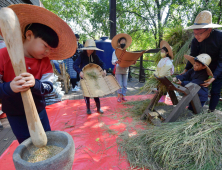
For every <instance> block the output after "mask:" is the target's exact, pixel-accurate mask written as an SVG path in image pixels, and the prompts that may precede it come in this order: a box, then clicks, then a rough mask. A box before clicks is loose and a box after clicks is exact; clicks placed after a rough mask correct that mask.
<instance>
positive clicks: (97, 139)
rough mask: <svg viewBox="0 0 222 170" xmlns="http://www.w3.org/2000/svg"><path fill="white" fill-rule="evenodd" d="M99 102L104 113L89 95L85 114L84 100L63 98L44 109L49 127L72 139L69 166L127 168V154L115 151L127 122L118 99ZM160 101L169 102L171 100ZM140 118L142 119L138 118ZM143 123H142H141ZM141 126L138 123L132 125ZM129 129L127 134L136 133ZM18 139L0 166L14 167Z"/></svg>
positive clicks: (11, 169)
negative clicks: (89, 111) (66, 133)
mask: <svg viewBox="0 0 222 170" xmlns="http://www.w3.org/2000/svg"><path fill="white" fill-rule="evenodd" d="M152 96H153V95H138V96H127V99H128V100H129V101H130V100H144V99H148V98H152ZM100 101H101V106H102V109H103V110H104V112H105V113H104V114H103V115H100V114H98V113H96V106H95V102H94V100H92V99H91V101H90V102H91V110H92V114H91V115H87V114H86V106H85V102H84V100H83V99H82V100H66V101H63V102H59V103H56V104H53V105H50V106H47V107H46V109H47V113H48V117H49V121H50V125H51V128H52V130H59V131H66V132H68V133H69V134H70V135H71V136H72V137H73V140H74V143H75V158H74V163H73V166H72V169H78V170H86V169H87V170H91V169H92V170H95V169H96V170H99V169H107V170H114V169H130V165H129V162H128V161H127V158H126V156H125V157H124V156H121V155H120V154H119V152H118V146H117V143H116V138H117V137H118V135H119V134H120V133H122V132H123V131H125V130H126V124H125V123H123V121H121V122H120V121H119V120H120V119H121V118H122V117H123V113H121V112H122V109H123V108H125V107H126V106H124V105H123V104H121V103H117V98H116V97H109V98H101V100H100ZM160 101H161V102H165V103H166V104H171V101H170V100H166V101H164V98H161V99H160ZM124 121H125V122H128V123H130V122H132V118H130V117H126V118H125V119H124ZM141 122H142V121H141ZM141 124H142V123H141ZM138 127H139V128H142V126H140V125H138V126H136V127H135V128H138ZM135 133H136V131H135V130H133V129H132V130H131V132H130V134H129V135H131V134H132V135H133V134H135ZM17 146H18V142H17V141H13V143H12V144H11V145H10V146H9V148H8V149H7V150H6V151H5V152H4V153H3V154H2V155H1V157H0V169H1V170H14V169H15V167H14V164H13V160H12V155H13V152H14V150H15V149H16V147H17Z"/></svg>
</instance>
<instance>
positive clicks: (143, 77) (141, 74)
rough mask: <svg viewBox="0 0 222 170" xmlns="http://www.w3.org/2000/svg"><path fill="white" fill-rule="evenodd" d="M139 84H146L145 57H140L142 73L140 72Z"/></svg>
mask: <svg viewBox="0 0 222 170" xmlns="http://www.w3.org/2000/svg"><path fill="white" fill-rule="evenodd" d="M139 82H141V83H144V82H145V72H144V69H143V55H142V56H141V57H140V72H139Z"/></svg>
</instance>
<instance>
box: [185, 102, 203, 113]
mask: <svg viewBox="0 0 222 170" xmlns="http://www.w3.org/2000/svg"><path fill="white" fill-rule="evenodd" d="M205 102H206V101H200V103H201V105H202V106H204V104H205ZM188 109H189V110H191V111H193V107H192V105H191V103H190V104H189V107H188Z"/></svg>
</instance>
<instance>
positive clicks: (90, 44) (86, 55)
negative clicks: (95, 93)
mask: <svg viewBox="0 0 222 170" xmlns="http://www.w3.org/2000/svg"><path fill="white" fill-rule="evenodd" d="M79 50H83V52H82V53H81V54H80V56H79V57H78V58H77V59H76V61H75V62H74V64H73V68H74V69H75V70H76V71H77V72H78V73H79V75H80V77H81V78H84V73H83V72H82V69H83V67H85V66H86V65H87V64H89V63H94V64H97V65H99V66H100V67H101V68H102V69H103V76H105V75H106V69H105V67H106V65H105V63H104V62H103V61H102V60H101V59H100V58H99V57H98V56H97V55H96V50H98V51H103V50H101V49H99V48H97V47H96V43H95V41H94V40H91V39H89V40H86V43H85V47H84V48H80V49H79ZM84 99H85V102H86V108H87V111H86V113H87V114H91V113H92V112H91V110H90V98H89V97H84ZM94 100H95V102H96V107H97V112H98V113H100V114H103V110H102V109H101V108H100V100H99V97H94Z"/></svg>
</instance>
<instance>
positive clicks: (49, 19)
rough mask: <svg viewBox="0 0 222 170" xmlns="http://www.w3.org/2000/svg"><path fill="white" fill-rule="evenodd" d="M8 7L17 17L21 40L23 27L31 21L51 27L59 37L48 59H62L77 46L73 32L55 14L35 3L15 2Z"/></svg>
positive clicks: (71, 54)
mask: <svg viewBox="0 0 222 170" xmlns="http://www.w3.org/2000/svg"><path fill="white" fill-rule="evenodd" d="M8 7H9V8H11V9H12V10H13V11H14V12H15V14H16V15H17V17H18V19H19V23H20V26H21V31H22V36H23V37H22V38H23V41H24V40H25V37H24V32H25V27H26V26H27V25H28V24H31V23H40V24H43V25H46V26H48V27H50V28H51V29H53V30H54V31H55V32H56V34H57V35H58V38H59V43H58V47H57V48H54V49H53V51H52V52H51V53H50V56H49V59H51V60H62V59H66V58H69V57H71V56H73V55H74V53H75V51H76V48H77V44H76V38H75V34H74V33H73V31H72V30H71V28H70V27H69V26H68V24H67V23H66V22H64V21H63V20H62V19H61V18H59V17H58V16H57V15H56V14H54V13H52V12H50V11H49V10H47V9H45V8H43V7H39V6H36V5H29V4H16V5H10V6H8ZM0 34H1V32H0Z"/></svg>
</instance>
